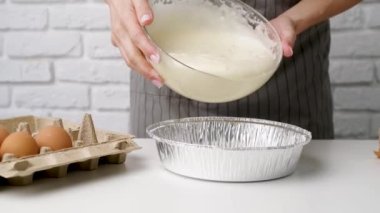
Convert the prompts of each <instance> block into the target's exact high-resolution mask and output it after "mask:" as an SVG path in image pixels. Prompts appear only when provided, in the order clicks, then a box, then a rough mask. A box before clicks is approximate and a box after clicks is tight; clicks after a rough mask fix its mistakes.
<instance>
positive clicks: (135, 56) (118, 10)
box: [105, 0, 163, 88]
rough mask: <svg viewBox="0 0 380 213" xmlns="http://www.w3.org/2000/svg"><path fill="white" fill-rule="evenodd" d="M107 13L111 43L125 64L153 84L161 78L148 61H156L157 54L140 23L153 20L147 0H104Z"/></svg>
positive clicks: (158, 85) (148, 22) (149, 22)
mask: <svg viewBox="0 0 380 213" xmlns="http://www.w3.org/2000/svg"><path fill="white" fill-rule="evenodd" d="M105 1H106V3H107V4H108V6H109V9H110V14H111V27H112V44H113V45H114V46H116V47H118V48H119V50H120V53H121V55H122V57H123V58H124V60H125V61H126V63H127V64H128V66H129V67H130V68H132V69H133V70H134V71H137V72H139V73H140V74H141V75H143V76H144V77H145V78H146V79H149V80H150V81H152V83H153V84H154V85H155V86H157V87H159V88H160V87H162V85H163V80H162V78H161V77H160V76H159V74H158V73H157V72H156V71H155V70H154V68H153V67H152V65H151V63H159V61H160V55H159V53H158V50H157V49H156V47H155V45H154V44H153V43H152V42H151V41H150V40H149V39H148V38H147V36H146V35H145V33H144V30H143V27H144V26H146V25H149V24H151V23H152V22H153V12H152V10H151V8H150V6H149V3H148V1H147V0H105Z"/></svg>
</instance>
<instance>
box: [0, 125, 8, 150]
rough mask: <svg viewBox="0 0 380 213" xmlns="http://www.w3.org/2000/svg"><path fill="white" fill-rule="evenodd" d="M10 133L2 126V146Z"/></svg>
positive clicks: (0, 136) (0, 130) (0, 135)
mask: <svg viewBox="0 0 380 213" xmlns="http://www.w3.org/2000/svg"><path fill="white" fill-rule="evenodd" d="M8 135H9V132H8V130H7V129H5V128H3V127H0V146H1V144H2V143H3V141H4V140H5V138H6V137H8Z"/></svg>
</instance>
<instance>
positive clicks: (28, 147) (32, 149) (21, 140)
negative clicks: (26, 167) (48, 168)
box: [0, 132, 40, 157]
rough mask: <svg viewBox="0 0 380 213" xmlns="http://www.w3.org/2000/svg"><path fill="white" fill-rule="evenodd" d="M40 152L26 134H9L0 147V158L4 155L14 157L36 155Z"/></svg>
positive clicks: (31, 138)
mask: <svg viewBox="0 0 380 213" xmlns="http://www.w3.org/2000/svg"><path fill="white" fill-rule="evenodd" d="M39 151H40V148H39V147H38V145H37V143H36V141H35V140H34V138H33V137H32V136H31V135H30V134H29V133H27V132H15V133H12V134H10V135H9V136H8V137H7V138H5V140H4V141H3V144H2V145H1V147H0V156H1V157H2V156H3V155H4V154H5V153H9V154H14V155H15V156H16V157H23V156H29V155H36V154H38V153H39Z"/></svg>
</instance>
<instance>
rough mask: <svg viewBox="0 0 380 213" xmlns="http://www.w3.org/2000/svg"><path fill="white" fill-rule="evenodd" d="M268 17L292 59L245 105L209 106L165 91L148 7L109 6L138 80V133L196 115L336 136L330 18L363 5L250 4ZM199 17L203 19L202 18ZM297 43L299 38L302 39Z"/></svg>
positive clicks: (338, 1) (125, 0)
mask: <svg viewBox="0 0 380 213" xmlns="http://www.w3.org/2000/svg"><path fill="white" fill-rule="evenodd" d="M244 2H246V3H247V4H249V5H251V6H252V7H254V8H255V9H257V10H258V11H259V12H260V13H262V14H263V15H264V16H265V17H266V18H267V19H269V20H271V23H272V24H273V26H274V27H275V28H276V30H277V32H278V33H279V35H280V38H281V41H282V46H283V51H284V56H285V58H284V60H283V61H282V63H281V65H280V67H279V69H278V70H277V71H276V73H275V75H274V76H273V77H272V78H271V79H270V80H269V81H268V82H267V83H266V84H265V85H264V86H263V87H262V88H261V89H260V90H258V91H257V92H255V93H253V94H251V95H249V96H247V97H245V98H242V99H240V100H237V101H233V102H228V103H221V104H207V103H202V102H197V101H193V100H191V99H188V98H185V97H182V96H180V95H178V94H177V93H175V92H174V91H172V90H170V89H169V88H167V87H165V86H164V82H163V80H162V79H161V77H160V76H159V75H158V74H157V72H156V71H155V70H154V69H153V67H152V65H151V63H158V62H159V61H160V55H159V54H158V51H157V49H156V48H155V46H154V45H153V44H152V43H151V42H150V41H149V39H147V37H146V36H145V35H144V33H143V26H146V25H149V24H151V23H152V22H153V21H154V14H153V12H152V10H151V8H150V6H149V3H148V1H147V0H107V3H108V5H109V7H110V11H111V23H112V41H113V44H114V45H115V46H117V47H118V48H119V50H120V52H121V54H122V56H123V58H124V59H125V61H126V62H127V64H128V65H129V66H130V67H131V68H132V69H133V70H135V71H136V72H133V73H132V75H131V124H132V125H131V126H132V128H133V129H132V133H133V134H135V135H136V136H138V137H144V136H146V134H145V128H146V126H148V125H150V124H152V123H155V122H158V121H161V120H167V119H176V118H182V117H191V116H237V117H253V118H263V119H268V120H275V121H280V122H285V123H290V124H294V125H297V126H300V127H303V128H305V129H307V130H309V131H311V132H312V134H313V138H315V139H328V138H333V137H334V128H333V120H332V111H333V109H332V98H331V89H330V81H329V75H328V65H329V59H328V56H329V49H330V28H329V22H328V19H329V18H330V17H332V16H334V15H336V14H338V13H340V12H343V11H344V10H347V9H349V8H350V7H352V6H354V5H355V4H357V3H358V2H360V0H335V1H331V0H328V1H315V0H245V1H244ZM194 15H196V14H194ZM296 38H297V39H296Z"/></svg>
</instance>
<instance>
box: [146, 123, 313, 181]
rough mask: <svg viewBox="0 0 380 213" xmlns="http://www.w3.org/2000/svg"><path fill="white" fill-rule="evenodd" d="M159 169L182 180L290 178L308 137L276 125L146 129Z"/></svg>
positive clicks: (296, 129) (290, 127) (295, 129)
mask: <svg viewBox="0 0 380 213" xmlns="http://www.w3.org/2000/svg"><path fill="white" fill-rule="evenodd" d="M147 133H148V135H149V136H150V137H152V138H153V139H154V140H155V141H156V145H157V149H158V153H159V157H160V160H161V162H162V164H163V166H164V167H165V168H166V169H167V170H169V171H171V172H174V173H176V174H180V175H183V176H187V177H192V178H197V179H203V180H212V181H224V182H251V181H263V180H271V179H277V178H280V177H284V176H287V175H290V174H292V173H293V172H294V171H295V169H296V167H297V164H298V161H299V158H300V156H301V153H302V149H303V147H304V145H306V144H308V143H309V142H310V141H311V138H312V137H311V133H310V132H309V131H307V130H304V129H302V128H300V127H297V126H294V125H290V124H285V123H281V122H275V121H268V120H262V119H253V118H236V117H193V118H183V119H175V120H168V121H162V122H159V123H156V124H153V125H150V126H148V127H147Z"/></svg>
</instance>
